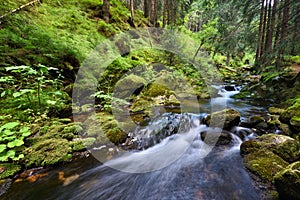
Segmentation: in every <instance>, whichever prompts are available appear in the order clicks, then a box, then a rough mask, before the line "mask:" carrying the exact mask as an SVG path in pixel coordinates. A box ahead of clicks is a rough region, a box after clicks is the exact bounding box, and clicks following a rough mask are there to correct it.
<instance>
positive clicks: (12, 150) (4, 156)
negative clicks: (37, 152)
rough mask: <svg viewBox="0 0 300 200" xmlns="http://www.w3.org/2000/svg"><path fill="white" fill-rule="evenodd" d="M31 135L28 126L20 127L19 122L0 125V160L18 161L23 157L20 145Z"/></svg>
mask: <svg viewBox="0 0 300 200" xmlns="http://www.w3.org/2000/svg"><path fill="white" fill-rule="evenodd" d="M29 135H31V132H30V129H29V128H28V127H25V126H23V127H20V123H19V122H9V123H6V124H4V125H2V126H1V127H0V161H1V162H6V161H9V159H10V160H13V161H18V160H20V159H22V158H24V154H22V153H21V152H20V149H21V148H20V147H21V146H23V145H24V140H25V138H26V137H28V136H29Z"/></svg>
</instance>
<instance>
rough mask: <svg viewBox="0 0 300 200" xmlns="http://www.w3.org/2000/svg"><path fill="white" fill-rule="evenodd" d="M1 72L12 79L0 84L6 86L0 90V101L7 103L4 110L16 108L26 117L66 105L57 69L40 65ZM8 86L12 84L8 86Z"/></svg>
mask: <svg viewBox="0 0 300 200" xmlns="http://www.w3.org/2000/svg"><path fill="white" fill-rule="evenodd" d="M5 69H6V72H7V73H10V74H11V75H13V76H7V77H8V78H2V79H1V80H0V81H1V82H2V83H5V84H6V86H5V87H3V88H1V89H2V90H3V91H2V92H1V91H0V94H1V98H3V99H4V101H5V102H6V103H7V105H5V106H4V107H3V108H4V110H5V109H6V108H7V109H10V108H17V110H20V111H22V115H27V116H28V114H34V115H35V114H42V112H43V113H47V112H48V111H49V110H50V109H52V108H54V109H56V108H58V107H59V108H61V107H63V106H64V105H66V103H67V99H68V95H67V94H66V93H65V92H63V91H60V88H61V87H62V82H61V78H62V76H61V75H60V73H59V71H58V69H56V68H53V67H46V66H44V65H37V66H32V67H31V66H25V65H22V66H12V67H6V68H5ZM53 77H56V78H53ZM9 83H14V84H11V85H10V86H8V84H9ZM52 110H53V109H52ZM2 113H5V112H4V111H3V112H2ZM6 113H7V112H6Z"/></svg>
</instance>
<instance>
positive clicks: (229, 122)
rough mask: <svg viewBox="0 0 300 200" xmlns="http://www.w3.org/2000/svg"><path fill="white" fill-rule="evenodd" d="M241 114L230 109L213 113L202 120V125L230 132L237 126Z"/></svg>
mask: <svg viewBox="0 0 300 200" xmlns="http://www.w3.org/2000/svg"><path fill="white" fill-rule="evenodd" d="M240 117H241V114H240V113H239V112H238V111H236V110H234V109H231V108H228V109H224V110H222V111H218V112H214V113H212V114H211V115H208V116H207V117H206V118H205V119H204V123H205V124H207V125H208V126H211V127H219V128H223V129H225V130H230V129H231V128H232V127H234V126H237V125H238V124H239V122H240Z"/></svg>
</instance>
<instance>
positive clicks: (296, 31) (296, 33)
mask: <svg viewBox="0 0 300 200" xmlns="http://www.w3.org/2000/svg"><path fill="white" fill-rule="evenodd" d="M295 13H298V15H299V13H300V5H298V6H297V7H296V9H295ZM296 15H297V14H296ZM299 26H300V16H296V17H295V21H294V30H293V37H292V41H296V38H297V36H298V37H299ZM299 38H300V37H299ZM295 45H297V44H296V43H295V42H293V43H292V49H291V55H294V56H295V55H296V52H295Z"/></svg>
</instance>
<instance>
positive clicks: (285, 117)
mask: <svg viewBox="0 0 300 200" xmlns="http://www.w3.org/2000/svg"><path fill="white" fill-rule="evenodd" d="M299 116H300V102H298V101H296V102H295V103H294V104H293V105H292V106H290V107H288V108H287V109H286V110H284V111H283V112H282V113H281V115H280V121H282V122H283V123H286V124H288V123H290V120H291V119H292V118H293V117H299Z"/></svg>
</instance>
